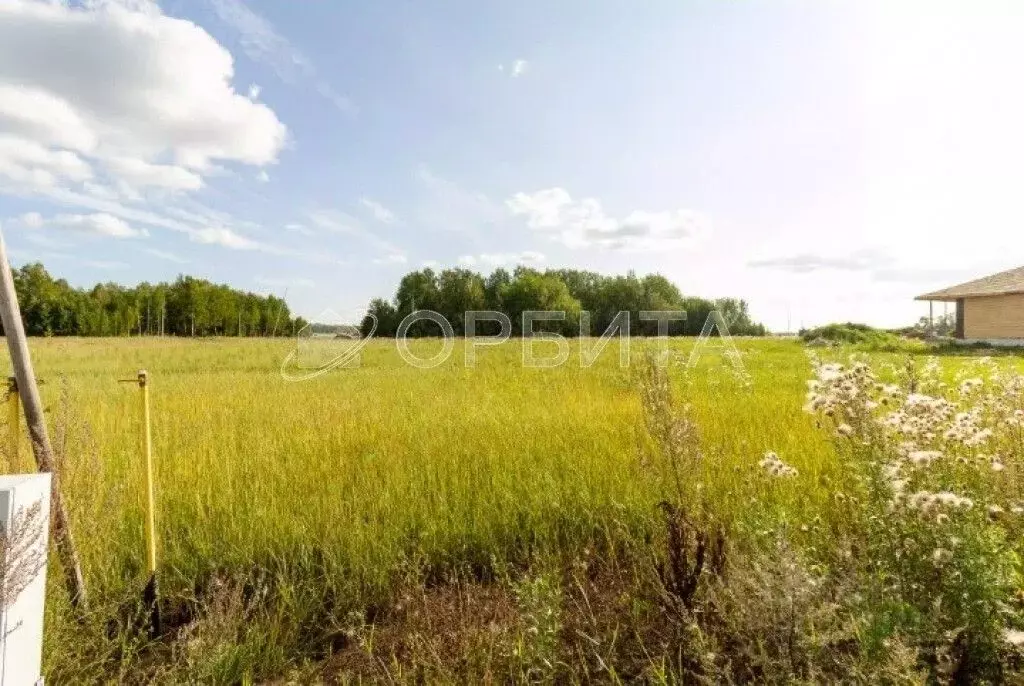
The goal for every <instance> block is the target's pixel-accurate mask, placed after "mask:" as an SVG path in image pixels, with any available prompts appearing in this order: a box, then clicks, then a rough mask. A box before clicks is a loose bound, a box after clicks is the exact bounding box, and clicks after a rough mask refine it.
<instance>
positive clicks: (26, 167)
mask: <svg viewBox="0 0 1024 686" xmlns="http://www.w3.org/2000/svg"><path fill="white" fill-rule="evenodd" d="M0 50H2V48H0ZM0 126H2V121H0ZM89 178H92V168H91V167H90V166H89V164H88V163H86V162H85V160H83V159H82V158H81V157H79V156H78V155H76V154H75V153H73V152H70V151H68V150H53V149H50V148H49V147H47V146H44V145H40V144H39V143H37V142H35V141H32V140H29V139H27V138H19V137H16V136H11V135H0V182H2V181H3V180H5V179H6V181H7V182H8V183H10V184H13V185H15V186H18V187H22V188H29V189H32V190H39V189H48V188H52V187H54V186H57V185H59V184H60V183H62V182H73V181H85V180H87V179H89ZM0 185H2V184H0Z"/></svg>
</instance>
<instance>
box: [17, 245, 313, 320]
mask: <svg viewBox="0 0 1024 686" xmlns="http://www.w3.org/2000/svg"><path fill="white" fill-rule="evenodd" d="M14 288H15V290H16V291H17V294H18V302H19V304H20V305H21V315H22V320H23V321H24V324H25V331H26V333H28V334H29V335H30V336H130V335H167V336H274V335H276V336H286V335H291V334H292V333H294V332H295V331H298V330H299V329H301V328H302V327H303V326H304V325H305V324H306V322H305V321H304V320H302V319H301V318H298V317H296V318H293V317H292V315H291V312H290V311H289V309H288V304H287V303H286V302H285V301H284V300H282V299H281V298H276V297H274V296H272V295H268V296H261V295H257V294H255V293H248V292H244V291H240V290H237V289H234V288H231V287H230V286H226V285H223V284H215V283H212V282H210V281H207V280H205V279H197V278H193V277H191V276H179V277H178V278H177V280H175V281H174V282H173V283H156V284H150V283H141V284H139V285H138V286H135V287H128V286H122V285H120V284H117V283H101V284H97V285H95V286H93V287H92V288H88V289H85V288H75V287H73V286H71V285H70V284H69V283H68V282H67V281H66V280H64V279H54V278H53V277H52V276H50V274H49V273H48V272H47V271H46V269H45V268H44V267H43V265H42V264H40V263H38V262H35V263H31V264H26V265H24V266H23V267H21V268H20V269H16V270H14Z"/></svg>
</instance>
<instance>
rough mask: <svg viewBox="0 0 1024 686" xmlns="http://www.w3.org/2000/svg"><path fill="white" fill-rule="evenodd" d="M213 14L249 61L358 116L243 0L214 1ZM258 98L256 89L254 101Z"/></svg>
mask: <svg viewBox="0 0 1024 686" xmlns="http://www.w3.org/2000/svg"><path fill="white" fill-rule="evenodd" d="M211 4H212V6H213V10H214V12H216V13H217V16H218V17H219V18H220V20H221V21H222V22H224V23H225V24H227V25H228V26H230V27H231V28H232V29H234V30H235V31H236V32H237V33H238V35H239V39H240V41H241V44H242V49H243V50H245V54H246V55H248V56H249V58H250V59H252V60H254V61H256V62H262V63H263V64H266V65H267V66H269V67H270V68H272V69H273V70H274V71H275V72H277V75H278V76H279V77H280V78H281V80H283V81H285V82H286V83H292V84H295V83H300V82H307V83H308V84H311V85H312V86H313V88H314V89H315V90H316V92H317V93H319V94H320V95H321V96H322V97H324V98H325V99H327V100H328V101H329V102H330V103H331V104H332V105H334V106H335V107H337V108H338V109H339V110H340V111H341V112H343V113H345V114H347V115H350V116H351V115H354V114H355V113H356V106H355V104H354V103H353V102H352V101H351V100H349V99H348V98H346V97H345V96H344V95H341V94H340V93H338V92H336V91H335V90H334V89H333V88H332V87H331V85H330V84H329V83H327V82H326V81H324V80H323V79H322V78H320V77H319V76H318V75H317V72H316V68H315V67H314V66H313V63H312V62H310V61H309V59H308V58H307V57H306V56H305V55H304V54H302V53H301V52H300V51H299V50H297V49H296V48H295V46H293V45H292V44H291V43H290V42H289V41H288V39H287V38H285V37H284V36H282V35H281V34H280V33H278V32H277V29H275V28H274V25H273V24H271V23H270V22H269V21H267V20H266V19H265V18H264V17H262V16H260V15H258V14H256V13H255V12H253V11H252V10H251V9H249V7H247V6H246V4H245V3H244V2H243V1H242V0H211ZM258 95H259V91H258V89H257V92H256V95H253V96H252V97H253V99H255V98H256V97H257V96H258Z"/></svg>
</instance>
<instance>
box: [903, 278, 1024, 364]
mask: <svg viewBox="0 0 1024 686" xmlns="http://www.w3.org/2000/svg"><path fill="white" fill-rule="evenodd" d="M915 300H927V301H929V308H930V306H931V305H930V304H931V302H934V301H938V302H953V303H956V333H955V334H954V335H955V336H956V338H958V339H961V340H964V341H986V342H989V343H994V344H999V343H1003V344H1009V345H1024V267H1017V268H1016V269H1010V270H1007V271H1005V272H999V273H998V274H992V275H991V276H985V277H982V278H980V279H975V280H974V281H968V282H967V283H962V284H959V285H957V286H950V287H949V288H943V289H942V290H939V291H933V292H931V293H925V294H924V295H919V296H917V297H916V298H915ZM930 312H931V310H930V309H929V313H930Z"/></svg>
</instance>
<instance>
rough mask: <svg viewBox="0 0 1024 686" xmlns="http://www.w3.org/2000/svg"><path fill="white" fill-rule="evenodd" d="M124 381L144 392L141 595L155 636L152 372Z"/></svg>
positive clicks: (157, 609)
mask: <svg viewBox="0 0 1024 686" xmlns="http://www.w3.org/2000/svg"><path fill="white" fill-rule="evenodd" d="M125 381H126V382H131V381H135V382H137V383H138V384H139V390H140V392H141V393H142V448H143V450H144V451H145V455H146V567H147V569H148V571H149V580H148V581H147V583H146V588H145V590H144V591H143V593H142V596H143V602H145V603H146V604H147V605H148V606H149V608H150V634H151V635H154V636H155V635H157V634H159V633H160V606H159V604H158V602H157V598H158V592H157V583H156V569H157V568H156V497H155V486H154V479H153V434H152V430H151V429H150V420H149V375H148V374H146V370H145V369H140V370H139V373H138V375H137V377H136V378H135V379H125Z"/></svg>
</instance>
